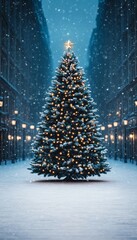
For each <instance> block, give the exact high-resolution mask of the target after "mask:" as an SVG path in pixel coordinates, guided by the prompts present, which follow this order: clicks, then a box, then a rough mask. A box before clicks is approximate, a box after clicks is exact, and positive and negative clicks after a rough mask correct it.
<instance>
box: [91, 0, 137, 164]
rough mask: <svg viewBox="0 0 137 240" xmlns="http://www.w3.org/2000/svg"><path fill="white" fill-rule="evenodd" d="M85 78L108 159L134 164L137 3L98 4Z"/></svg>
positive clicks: (136, 145) (136, 150) (120, 0)
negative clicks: (97, 113) (93, 100)
mask: <svg viewBox="0 0 137 240" xmlns="http://www.w3.org/2000/svg"><path fill="white" fill-rule="evenodd" d="M96 23H97V26H96V28H95V29H94V31H93V33H92V36H91V39H90V43H89V49H88V57H89V66H88V70H87V73H88V78H89V79H90V83H91V87H92V92H93V95H94V98H95V100H96V102H97V104H98V108H99V112H100V120H101V123H102V125H103V126H104V128H102V129H103V130H104V135H105V141H106V143H107V144H108V150H109V156H113V157H114V158H115V159H118V158H120V159H124V161H125V162H127V161H131V162H136V164H137V1H135V0H133V1H127V0H112V1H109V0H104V1H100V2H99V9H98V15H97V19H96Z"/></svg>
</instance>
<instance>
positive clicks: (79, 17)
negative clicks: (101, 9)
mask: <svg viewBox="0 0 137 240" xmlns="http://www.w3.org/2000/svg"><path fill="white" fill-rule="evenodd" d="M42 2H43V10H44V13H45V17H46V19H47V23H48V28H49V33H50V40H51V50H52V56H53V63H54V67H57V66H58V60H60V58H61V56H62V55H63V52H64V42H65V41H66V40H71V41H72V42H73V43H74V52H75V53H76V55H77V56H78V58H79V61H80V66H81V67H85V66H86V65H87V48H88V44H89V39H90V36H91V33H92V30H93V28H94V27H95V24H96V22H95V19H96V15H97V6H98V0H42Z"/></svg>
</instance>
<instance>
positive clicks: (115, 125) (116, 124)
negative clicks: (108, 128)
mask: <svg viewBox="0 0 137 240" xmlns="http://www.w3.org/2000/svg"><path fill="white" fill-rule="evenodd" d="M113 126H114V128H115V150H114V159H115V160H117V126H118V122H114V123H113Z"/></svg>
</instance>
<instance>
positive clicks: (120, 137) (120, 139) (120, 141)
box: [118, 135, 123, 159]
mask: <svg viewBox="0 0 137 240" xmlns="http://www.w3.org/2000/svg"><path fill="white" fill-rule="evenodd" d="M118 140H119V145H120V149H119V151H120V159H122V140H123V137H122V135H118Z"/></svg>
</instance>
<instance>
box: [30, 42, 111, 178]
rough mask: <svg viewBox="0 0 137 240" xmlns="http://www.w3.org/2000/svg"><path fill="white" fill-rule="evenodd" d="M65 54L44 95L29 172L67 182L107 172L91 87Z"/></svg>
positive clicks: (69, 53)
mask: <svg viewBox="0 0 137 240" xmlns="http://www.w3.org/2000/svg"><path fill="white" fill-rule="evenodd" d="M72 46H73V44H72V43H71V42H70V41H67V42H66V43H65V47H66V52H65V54H64V56H63V58H62V60H61V63H60V66H59V68H58V69H57V71H56V77H55V78H54V79H53V80H52V86H51V87H50V88H49V90H48V92H47V97H46V99H45V102H46V103H45V106H44V107H43V112H42V113H41V122H40V123H39V130H38V134H37V136H36V139H35V142H34V144H33V151H34V158H33V160H32V162H31V168H30V169H31V171H32V173H37V174H43V175H44V176H54V177H58V178H59V179H60V178H64V179H66V180H72V179H83V178H87V177H88V176H94V175H98V176H100V174H102V173H107V172H108V171H110V168H109V165H108V163H107V159H106V157H105V153H106V150H105V148H104V147H103V146H102V143H101V142H102V135H101V133H100V125H99V123H98V115H97V110H96V109H95V105H96V104H95V103H94V101H93V99H92V98H91V92H90V86H89V84H88V81H87V80H86V79H85V78H84V72H83V70H82V68H80V67H78V60H77V58H76V56H75V54H74V53H73V52H72V50H71V48H72Z"/></svg>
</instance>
